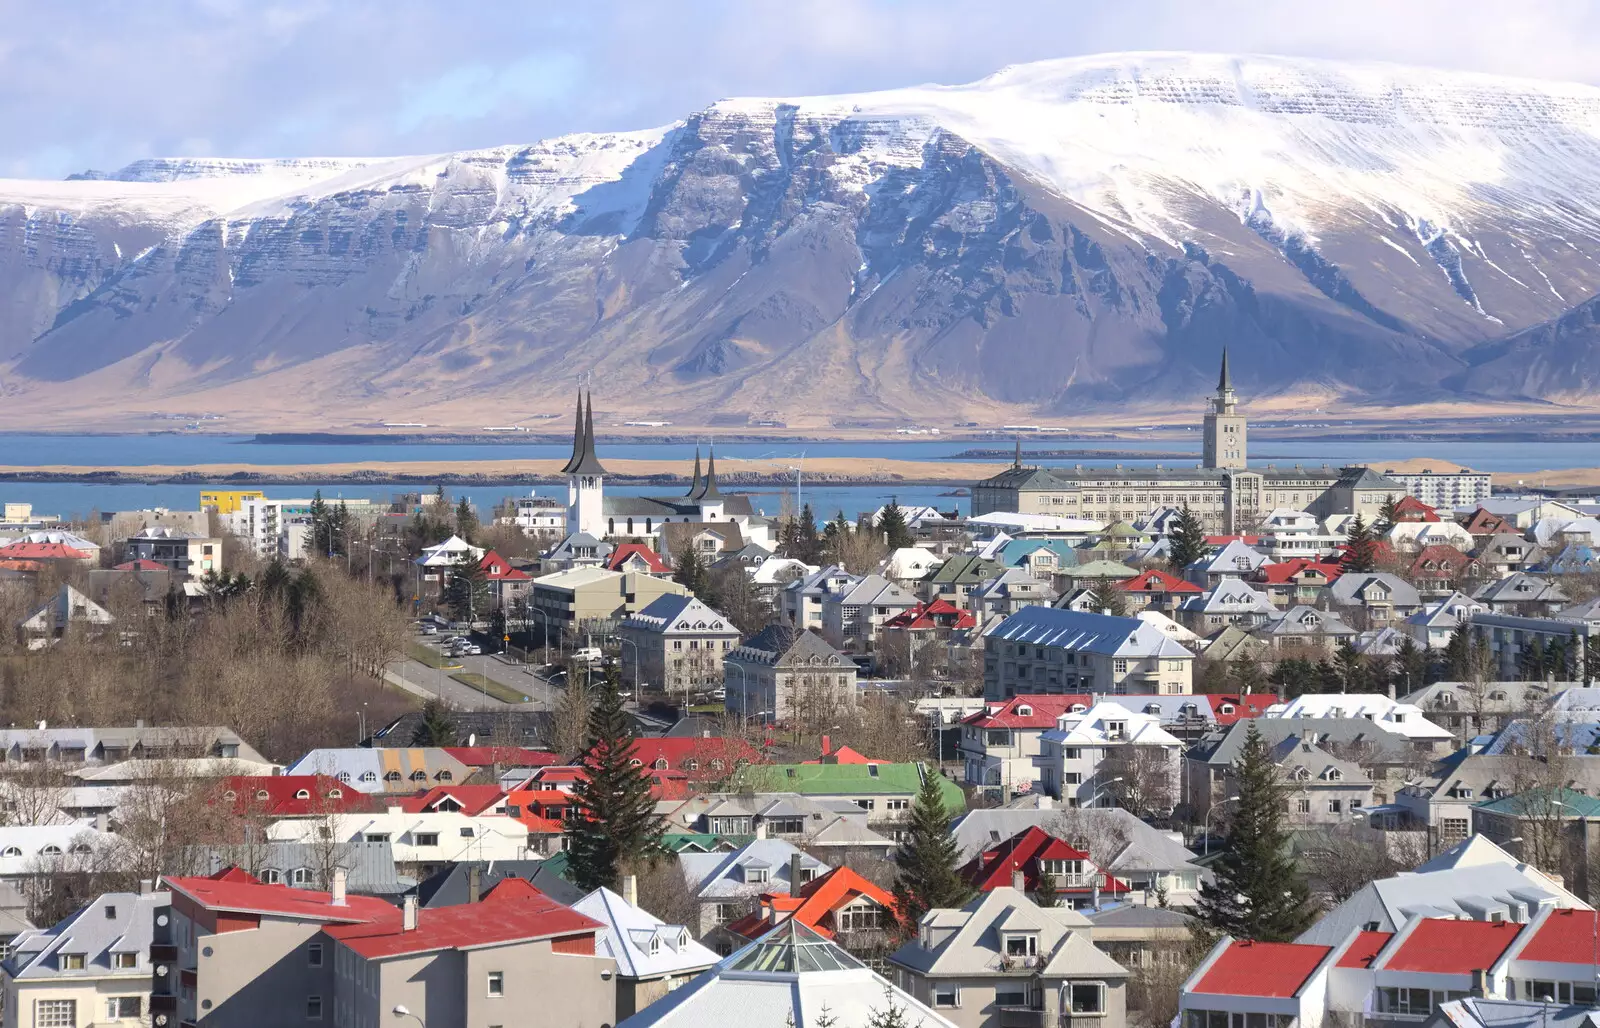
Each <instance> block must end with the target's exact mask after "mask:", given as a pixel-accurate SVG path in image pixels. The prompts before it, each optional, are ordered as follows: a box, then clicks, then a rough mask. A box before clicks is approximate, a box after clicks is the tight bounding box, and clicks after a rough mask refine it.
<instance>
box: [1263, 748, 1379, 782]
mask: <svg viewBox="0 0 1600 1028" xmlns="http://www.w3.org/2000/svg"><path fill="white" fill-rule="evenodd" d="M1272 759H1273V762H1274V763H1276V764H1277V765H1278V767H1279V768H1281V769H1282V770H1283V775H1284V777H1285V778H1287V779H1290V780H1291V781H1294V782H1296V783H1298V784H1300V785H1303V786H1308V787H1309V786H1315V785H1317V784H1318V783H1322V784H1337V785H1339V786H1341V787H1344V788H1348V787H1350V786H1361V785H1371V784H1372V779H1370V778H1368V777H1367V773H1366V772H1365V771H1363V770H1362V769H1361V765H1359V764H1357V763H1355V762H1354V761H1351V760H1340V759H1339V758H1338V757H1335V756H1334V755H1333V754H1331V753H1329V752H1328V751H1327V750H1325V749H1323V748H1322V747H1321V746H1319V745H1317V744H1316V743H1312V742H1306V741H1305V740H1304V739H1295V738H1286V739H1284V740H1282V741H1281V742H1279V743H1278V744H1277V745H1276V746H1274V747H1273V748H1272Z"/></svg>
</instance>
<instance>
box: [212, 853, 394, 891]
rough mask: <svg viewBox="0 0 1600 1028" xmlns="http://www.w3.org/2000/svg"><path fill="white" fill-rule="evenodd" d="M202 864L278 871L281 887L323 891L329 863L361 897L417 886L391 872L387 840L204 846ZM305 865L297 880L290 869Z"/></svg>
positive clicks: (391, 856)
mask: <svg viewBox="0 0 1600 1028" xmlns="http://www.w3.org/2000/svg"><path fill="white" fill-rule="evenodd" d="M197 852H198V854H199V856H200V862H201V866H206V867H210V868H211V870H212V871H220V870H222V869H223V868H225V867H242V868H244V869H245V870H246V871H249V872H250V873H251V874H253V875H256V876H257V877H260V876H261V874H262V872H263V871H269V870H270V871H275V872H277V875H276V877H277V879H278V881H280V882H282V883H283V884H284V885H288V886H292V887H296V888H304V889H326V888H327V887H328V885H327V883H326V882H324V881H321V880H320V878H321V873H320V869H321V868H322V866H323V865H324V864H333V865H336V866H338V867H342V868H344V869H345V872H346V874H347V875H348V876H349V877H348V879H347V882H346V888H348V889H349V890H350V891H351V892H353V893H358V894H360V895H363V896H385V897H387V896H398V895H400V894H401V893H404V892H408V891H410V890H411V889H413V888H415V887H416V884H417V883H416V882H415V881H414V880H413V879H411V878H407V877H403V876H401V875H399V874H396V873H395V867H394V848H393V847H392V846H391V845H390V844H389V843H388V842H365V841H362V842H341V843H339V844H338V845H337V847H335V848H334V849H333V851H332V852H326V851H324V849H323V847H321V846H319V845H317V844H315V843H308V842H269V843H265V844H260V845H240V846H204V847H200V848H199V850H198V851H197ZM297 868H305V869H306V870H308V871H310V872H311V880H309V881H305V882H299V883H296V882H295V881H294V871H295V870H296V869H297Z"/></svg>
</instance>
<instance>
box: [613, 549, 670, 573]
mask: <svg viewBox="0 0 1600 1028" xmlns="http://www.w3.org/2000/svg"><path fill="white" fill-rule="evenodd" d="M639 562H643V564H644V567H645V570H646V571H648V572H649V573H650V574H653V575H666V574H671V572H672V568H670V567H668V566H667V563H666V561H664V560H662V559H661V554H659V553H657V552H656V551H655V550H652V549H651V548H650V547H648V546H646V545H645V544H644V543H620V544H618V546H617V548H616V549H615V550H612V551H611V556H610V557H608V558H606V562H605V565H604V566H605V568H606V570H607V571H623V570H626V567H625V565H628V564H632V563H639Z"/></svg>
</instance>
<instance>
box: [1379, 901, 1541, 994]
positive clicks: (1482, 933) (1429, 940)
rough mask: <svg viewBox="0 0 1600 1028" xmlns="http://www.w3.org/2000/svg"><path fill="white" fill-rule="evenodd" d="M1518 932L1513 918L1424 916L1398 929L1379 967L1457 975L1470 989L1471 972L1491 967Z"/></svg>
mask: <svg viewBox="0 0 1600 1028" xmlns="http://www.w3.org/2000/svg"><path fill="white" fill-rule="evenodd" d="M1520 931H1522V925H1520V924H1517V923H1516V922H1515V921H1457V920H1454V919H1450V918H1424V919H1422V920H1419V921H1416V922H1414V923H1411V924H1408V925H1407V926H1406V927H1405V928H1402V929H1401V930H1400V932H1399V938H1398V939H1397V940H1396V941H1395V944H1394V948H1393V949H1392V950H1391V951H1390V952H1389V954H1388V955H1387V956H1386V957H1385V958H1384V959H1383V960H1382V962H1381V963H1380V964H1379V965H1378V969H1379V970H1383V971H1420V972H1424V973H1426V974H1438V975H1459V976H1461V977H1462V978H1463V979H1465V987H1466V988H1471V986H1472V972H1473V971H1486V970H1488V969H1489V968H1492V967H1493V966H1494V965H1495V963H1496V962H1497V961H1499V959H1500V956H1501V954H1503V953H1505V951H1506V950H1508V949H1510V948H1511V943H1512V942H1513V941H1515V939H1516V937H1517V933H1518V932H1520ZM1463 991H1465V990H1463Z"/></svg>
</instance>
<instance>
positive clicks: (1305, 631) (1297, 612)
mask: <svg viewBox="0 0 1600 1028" xmlns="http://www.w3.org/2000/svg"><path fill="white" fill-rule="evenodd" d="M1256 634H1257V635H1268V636H1272V637H1274V638H1279V639H1283V638H1301V637H1305V636H1333V637H1335V638H1339V639H1343V638H1347V637H1349V636H1352V635H1355V634H1356V630H1355V629H1354V628H1351V627H1350V626H1349V625H1347V624H1345V623H1344V622H1343V621H1342V620H1340V618H1339V615H1337V614H1335V613H1333V612H1332V611H1327V610H1316V609H1314V608H1312V607H1307V606H1304V605H1300V606H1295V607H1290V608H1289V609H1288V610H1286V611H1284V612H1283V613H1282V614H1279V615H1278V616H1277V617H1275V618H1271V619H1269V620H1268V621H1267V623H1266V624H1265V625H1263V626H1261V627H1260V628H1258V629H1257V630H1256Z"/></svg>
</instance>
